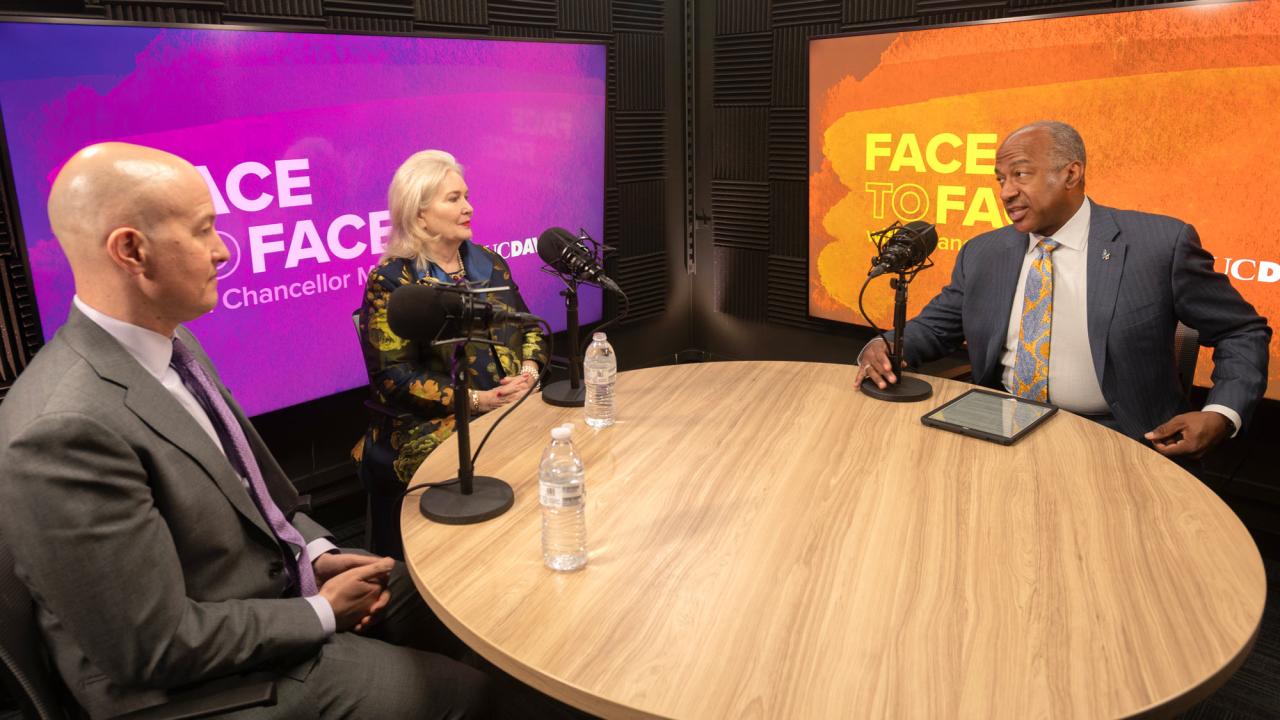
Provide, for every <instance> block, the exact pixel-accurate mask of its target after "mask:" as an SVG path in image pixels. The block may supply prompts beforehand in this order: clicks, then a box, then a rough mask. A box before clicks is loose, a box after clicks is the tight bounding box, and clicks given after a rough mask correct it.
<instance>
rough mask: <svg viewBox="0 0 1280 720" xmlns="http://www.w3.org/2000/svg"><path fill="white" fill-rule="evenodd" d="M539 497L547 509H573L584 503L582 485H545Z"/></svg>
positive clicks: (540, 490)
mask: <svg viewBox="0 0 1280 720" xmlns="http://www.w3.org/2000/svg"><path fill="white" fill-rule="evenodd" d="M538 497H539V499H540V500H541V501H542V504H543V505H545V506H547V507H573V506H576V505H578V504H579V503H580V502H582V485H578V484H574V485H547V484H543V485H542V486H541V488H540V489H539V492H538Z"/></svg>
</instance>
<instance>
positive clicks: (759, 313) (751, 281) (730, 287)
mask: <svg viewBox="0 0 1280 720" xmlns="http://www.w3.org/2000/svg"><path fill="white" fill-rule="evenodd" d="M715 264H716V275H715V282H716V287H715V302H716V309H717V310H720V311H721V312H726V313H729V314H731V315H734V316H736V317H740V318H742V319H744V320H757V321H763V320H765V319H766V317H767V315H768V305H767V303H766V296H767V294H768V289H767V287H766V283H767V282H768V274H769V267H768V263H767V260H766V256H765V254H764V253H760V252H755V251H754V250H748V249H743V248H738V247H722V246H717V247H716V251H715Z"/></svg>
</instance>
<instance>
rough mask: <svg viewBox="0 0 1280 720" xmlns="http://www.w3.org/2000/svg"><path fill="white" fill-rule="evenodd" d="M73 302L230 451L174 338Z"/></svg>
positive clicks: (322, 549)
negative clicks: (179, 362)
mask: <svg viewBox="0 0 1280 720" xmlns="http://www.w3.org/2000/svg"><path fill="white" fill-rule="evenodd" d="M71 302H72V303H73V304H74V305H75V306H76V308H77V309H79V310H80V312H82V313H84V315H85V317H87V318H89V319H90V320H92V321H93V322H94V323H95V324H96V325H97V326H98V327H100V328H102V329H103V330H105V331H106V332H107V334H108V335H110V336H111V337H113V338H115V339H116V342H119V343H120V344H121V345H122V346H124V349H125V350H126V351H128V353H129V354H130V355H132V356H133V359H134V360H137V361H138V364H139V365H141V366H142V367H143V369H144V370H146V371H147V372H148V373H150V374H151V376H152V377H154V378H155V379H156V380H158V381H160V384H161V385H163V386H164V389H165V390H168V391H169V394H170V395H173V398H174V399H175V400H177V401H178V404H179V405H181V406H182V408H183V409H184V410H186V411H187V413H189V414H190V415H191V417H192V418H194V419H195V421H196V423H197V424H198V425H200V428H201V429H202V430H204V431H205V433H206V434H207V435H208V436H209V439H210V440H212V441H213V445H214V447H216V448H218V449H219V450H221V451H222V454H223V455H226V454H227V451H226V449H225V448H223V447H222V441H221V440H219V439H218V431H217V430H215V429H214V427H213V422H212V421H211V420H210V419H209V414H208V413H206V412H205V410H204V407H203V406H201V405H200V401H199V400H196V397H195V395H192V394H191V391H190V390H188V389H187V386H186V385H185V384H184V383H183V382H182V378H181V377H179V376H178V371H177V370H174V369H173V367H172V366H171V365H170V364H169V362H170V360H172V359H173V338H172V337H165V336H163V335H161V334H159V333H156V332H152V331H150V330H148V329H146V328H144V327H139V326H137V325H133V324H130V323H127V322H124V321H123V320H117V319H115V318H113V317H110V316H108V315H105V314H103V313H101V312H99V311H98V310H95V309H94V308H91V307H89V305H87V304H86V303H85V302H84V301H83V300H81V299H80V296H79V295H76V296H74V297H72V298H71ZM240 482H241V483H243V484H244V486H245V487H246V488H247V487H248V486H249V481H248V480H247V479H246V478H244V477H241V478H240ZM337 549H338V548H337V546H335V545H334V544H333V543H332V542H329V540H328V539H326V538H316V539H315V540H312V541H311V542H309V543H307V553H308V554H309V555H310V557H312V558H317V557H320V555H322V554H324V553H327V552H332V551H334V550H337ZM304 599H305V600H306V601H307V602H308V603H311V607H312V608H313V609H314V610H315V611H316V617H317V618H319V619H320V624H321V625H322V626H323V627H324V631H325V633H326V634H333V633H334V631H335V630H336V629H337V625H338V623H337V619H336V618H335V617H334V614H333V607H332V606H330V605H329V601H328V600H325V599H324V598H323V597H320V596H319V595H312V596H311V597H309V598H304Z"/></svg>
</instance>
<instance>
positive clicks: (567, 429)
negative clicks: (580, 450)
mask: <svg viewBox="0 0 1280 720" xmlns="http://www.w3.org/2000/svg"><path fill="white" fill-rule="evenodd" d="M572 434H573V426H572V425H560V426H558V427H553V428H551V439H552V440H568V439H569V436H570V435H572Z"/></svg>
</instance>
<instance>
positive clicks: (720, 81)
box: [715, 32, 773, 106]
mask: <svg viewBox="0 0 1280 720" xmlns="http://www.w3.org/2000/svg"><path fill="white" fill-rule="evenodd" d="M772 59H773V35H772V34H770V33H767V32H766V33H753V34H750V35H721V36H718V37H716V60H715V104H716V106H721V105H735V104H741V105H767V104H768V103H769V92H770V88H771V84H772V78H773V70H772V68H771V67H770V61H771V60H772Z"/></svg>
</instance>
